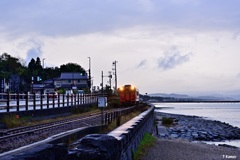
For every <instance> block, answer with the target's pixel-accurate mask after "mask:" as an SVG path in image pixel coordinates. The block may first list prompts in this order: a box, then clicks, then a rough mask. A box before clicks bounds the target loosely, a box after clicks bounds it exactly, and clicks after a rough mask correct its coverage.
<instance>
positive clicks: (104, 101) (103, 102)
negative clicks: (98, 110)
mask: <svg viewBox="0 0 240 160" xmlns="http://www.w3.org/2000/svg"><path fill="white" fill-rule="evenodd" d="M98 107H107V97H98Z"/></svg>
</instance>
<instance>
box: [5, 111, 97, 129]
mask: <svg viewBox="0 0 240 160" xmlns="http://www.w3.org/2000/svg"><path fill="white" fill-rule="evenodd" d="M98 112H100V110H99V109H98V108H96V107H95V109H92V108H91V109H89V110H88V111H86V112H84V113H83V112H74V113H73V114H72V115H70V116H64V117H58V118H51V119H43V120H34V119H33V118H32V117H31V116H24V117H17V115H15V114H10V115H6V116H4V117H3V119H2V120H1V121H2V123H4V124H5V125H6V126H7V128H8V129H10V128H15V127H23V126H30V125H37V124H43V123H49V122H55V121H60V120H64V119H71V118H76V117H78V116H80V115H81V116H83V115H89V114H94V113H98Z"/></svg>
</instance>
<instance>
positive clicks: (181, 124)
mask: <svg viewBox="0 0 240 160" xmlns="http://www.w3.org/2000/svg"><path fill="white" fill-rule="evenodd" d="M155 114H156V115H155V117H156V120H157V121H158V125H157V127H159V128H157V129H156V130H157V136H158V137H159V138H166V139H169V138H181V139H187V140H189V141H218V142H220V141H224V140H237V139H239V140H240V128H238V127H233V126H231V125H230V124H228V123H223V122H220V121H213V120H208V119H205V118H202V117H197V116H185V115H176V114H169V113H161V112H157V113H155ZM162 117H166V118H173V120H174V123H173V125H171V126H169V127H164V128H161V127H162V125H161V123H162Z"/></svg>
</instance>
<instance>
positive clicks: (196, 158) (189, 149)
mask: <svg viewBox="0 0 240 160" xmlns="http://www.w3.org/2000/svg"><path fill="white" fill-rule="evenodd" d="M162 117H169V118H173V119H174V124H173V125H171V126H167V127H166V126H164V125H162V121H161V120H162ZM155 119H156V128H154V129H153V136H155V137H156V142H155V143H154V146H152V147H150V148H147V149H146V154H145V155H144V156H143V157H142V158H141V159H143V160H224V159H225V160H227V159H233V160H240V148H239V147H238V148H237V147H235V146H230V145H226V144H225V143H223V145H224V146H218V145H216V144H206V143H203V140H205V141H224V140H231V139H239V137H240V129H239V128H238V127H234V126H231V125H229V124H227V123H225V122H220V121H216V120H209V119H205V118H202V117H198V116H187V115H179V114H169V113H161V112H155Z"/></svg>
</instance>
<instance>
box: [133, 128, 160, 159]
mask: <svg viewBox="0 0 240 160" xmlns="http://www.w3.org/2000/svg"><path fill="white" fill-rule="evenodd" d="M155 140H156V138H155V137H153V136H152V135H151V134H149V133H145V134H144V136H143V139H142V141H141V142H140V144H139V146H138V148H137V150H136V152H135V153H134V154H133V159H134V160H140V159H141V157H142V156H144V155H145V154H146V151H147V149H148V148H149V147H151V146H153V145H154V143H155Z"/></svg>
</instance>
